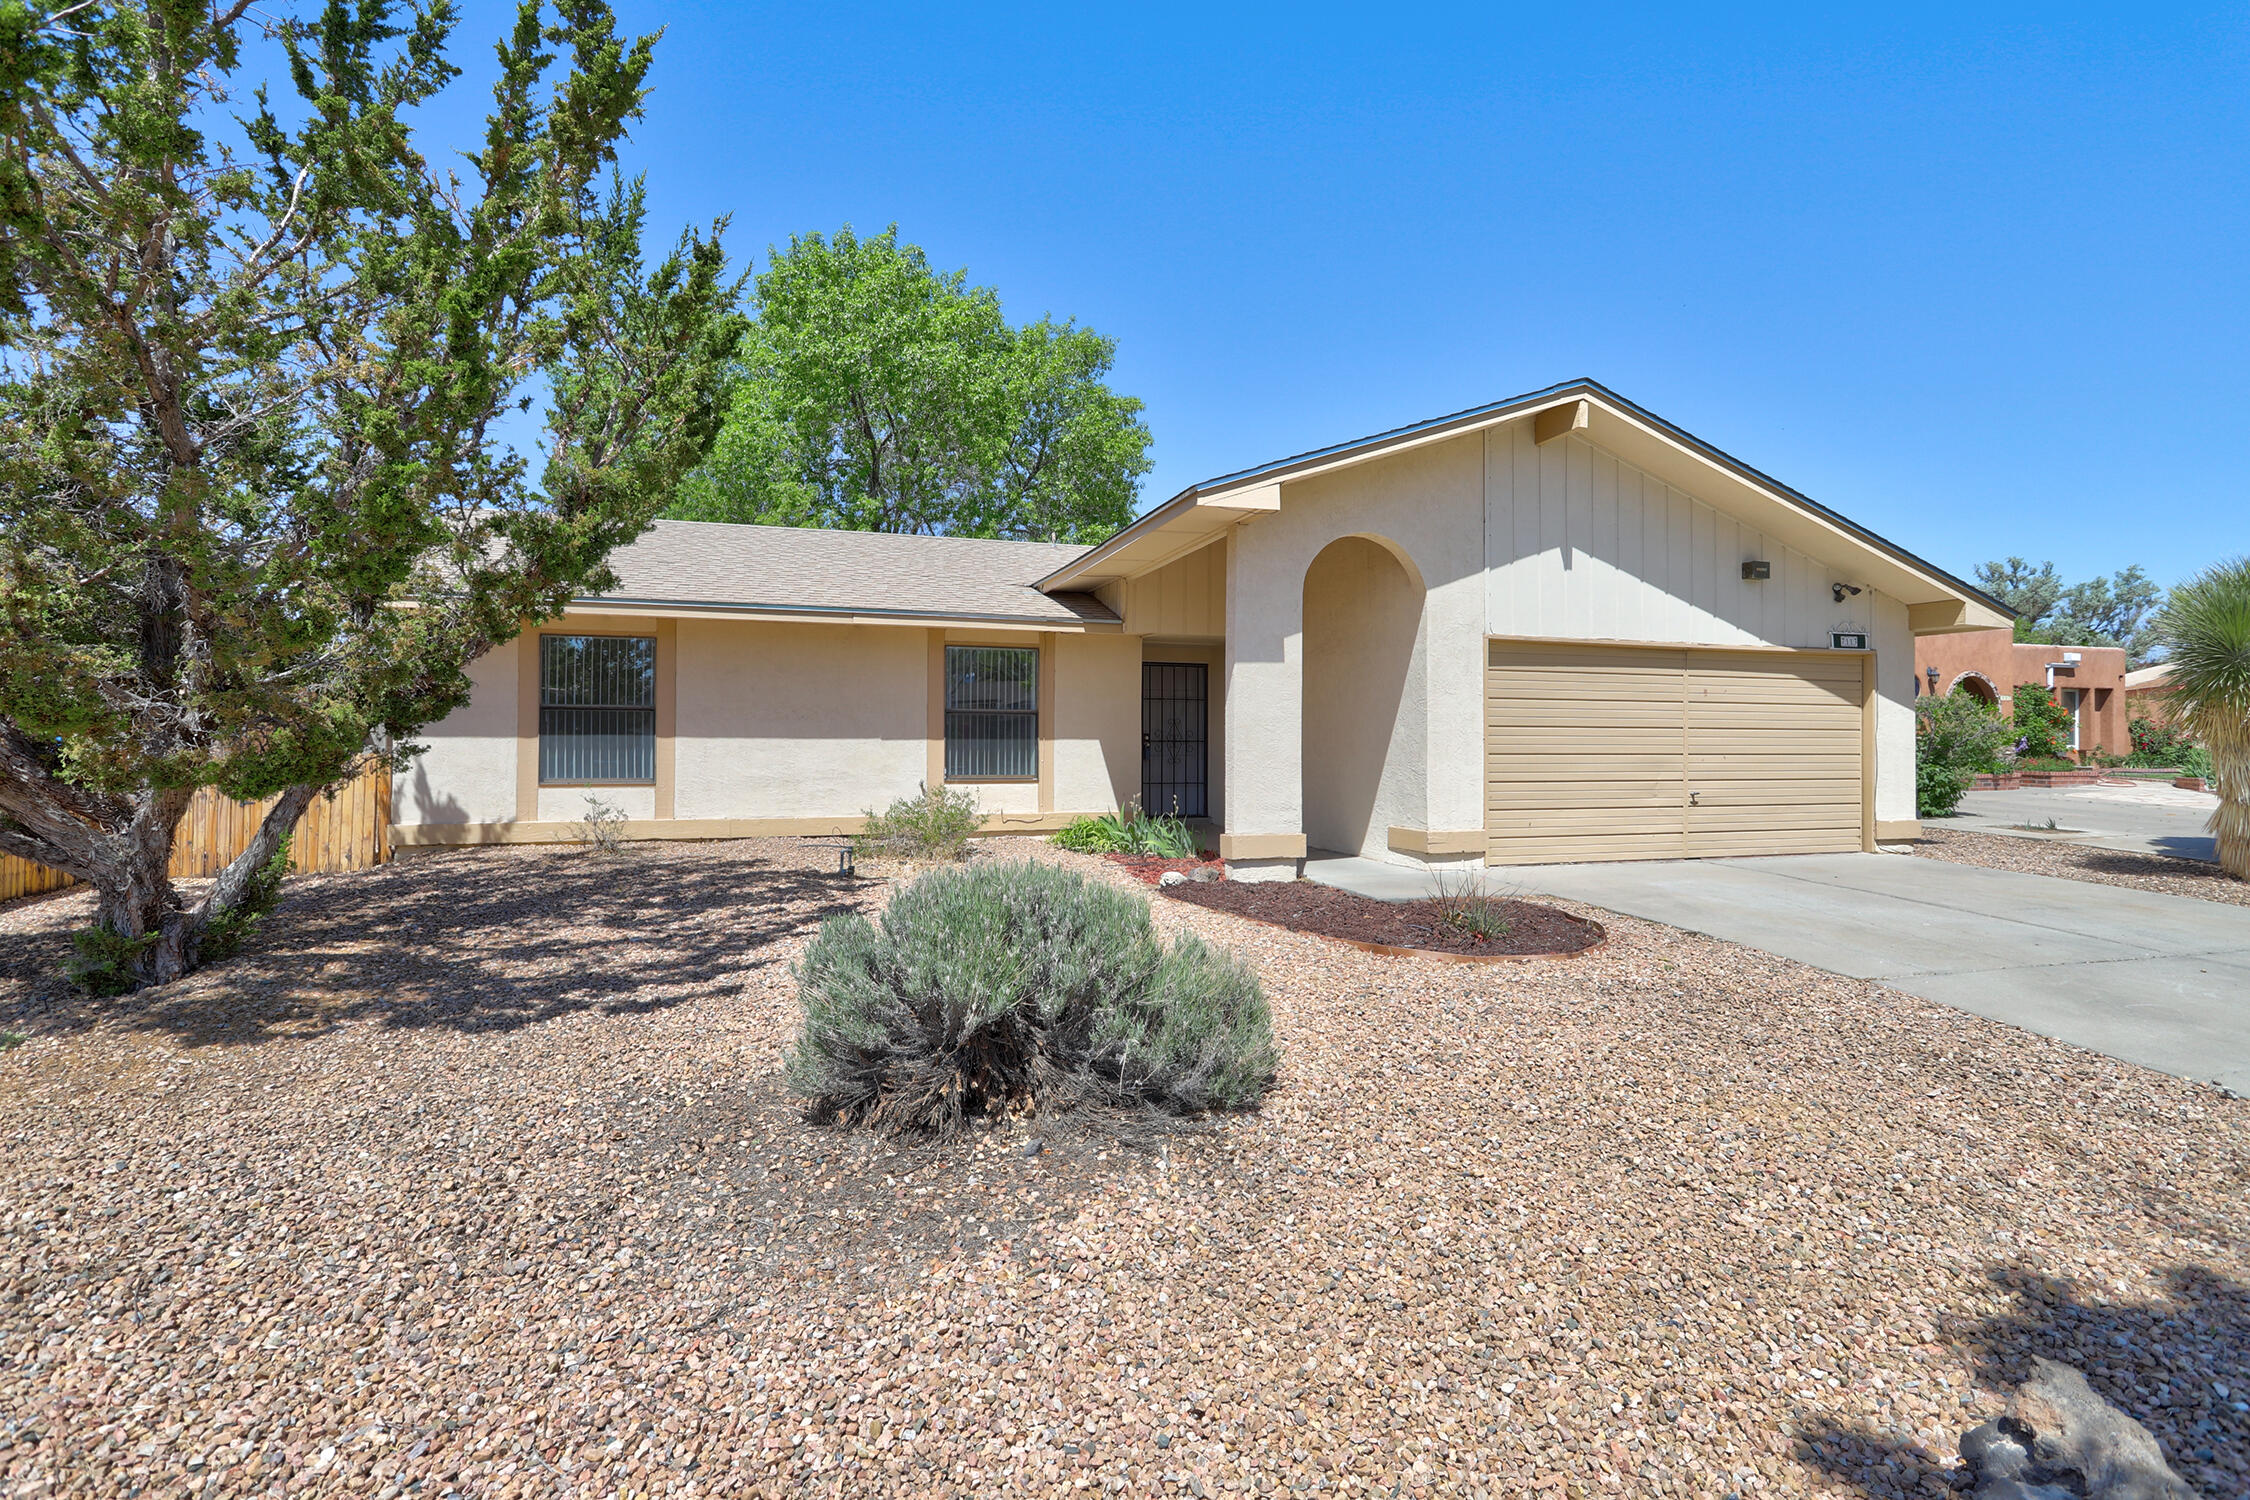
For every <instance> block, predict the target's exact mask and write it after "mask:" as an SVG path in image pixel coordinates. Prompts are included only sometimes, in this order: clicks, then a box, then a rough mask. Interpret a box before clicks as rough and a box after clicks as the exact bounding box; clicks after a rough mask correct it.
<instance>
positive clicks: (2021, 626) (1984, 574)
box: [1976, 557, 2164, 666]
mask: <svg viewBox="0 0 2250 1500" xmlns="http://www.w3.org/2000/svg"><path fill="white" fill-rule="evenodd" d="M1976 572H1977V586H1978V587H1980V588H1982V589H1983V590H1984V591H1985V592H1986V593H1988V594H1990V595H1992V597H1993V598H1995V599H1998V600H1999V601H2000V602H2001V603H2003V604H2005V605H2007V606H2008V608H2009V609H2011V610H2013V611H2014V612H2015V616H2016V639H2017V640H2019V641H2022V642H2024V643H2026V644H2034V643H2037V644H2044V645H2053V646H2122V647H2123V648H2124V649H2125V651H2126V654H2127V657H2128V659H2129V660H2130V661H2131V662H2132V663H2133V664H2134V665H2136V666H2138V665H2140V664H2141V663H2142V662H2145V661H2146V660H2148V658H2149V656H2150V655H2151V653H2152V652H2153V651H2154V650H2155V648H2156V633H2155V623H2154V622H2155V616H2156V611H2157V609H2158V608H2159V607H2160V606H2161V605H2162V604H2163V602H2164V591H2163V590H2162V589H2161V588H2159V587H2157V585H2156V582H2155V580H2153V579H2151V578H2150V577H2149V576H2148V574H2147V572H2146V571H2145V570H2143V569H2142V568H2140V567H2139V566H2138V565H2135V566H2133V567H2128V568H2123V569H2120V570H2119V571H2118V572H2115V573H2112V574H2111V575H2110V576H2109V577H2107V578H2089V579H2087V580H2086V581H2085V582H2083V583H2074V584H2068V585H2066V584H2065V583H2064V582H2063V581H2062V577H2061V575H2060V574H2058V573H2057V572H2056V571H2055V565H2054V564H2053V563H2051V562H2044V563H2040V564H2039V565H2038V566H2036V567H2034V566H2033V565H2032V564H2030V563H2027V562H2025V561H2024V560H2023V559H2022V558H2020V557H2011V558H2008V559H2006V560H2005V561H2003V562H1988V563H1981V564H1979V565H1978V567H1977V570H1976Z"/></svg>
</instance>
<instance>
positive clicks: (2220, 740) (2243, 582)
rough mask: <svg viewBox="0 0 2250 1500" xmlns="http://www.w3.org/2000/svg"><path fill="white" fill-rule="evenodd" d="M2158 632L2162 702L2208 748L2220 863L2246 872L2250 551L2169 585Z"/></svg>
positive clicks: (2245, 876)
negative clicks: (2166, 667) (2165, 666)
mask: <svg viewBox="0 0 2250 1500" xmlns="http://www.w3.org/2000/svg"><path fill="white" fill-rule="evenodd" d="M2157 633H2158V637H2159V639H2160V640H2161V641H2162V643H2163V645H2164V648H2165V657H2164V659H2165V661H2167V662H2169V663H2170V664H2171V668H2172V671H2171V675H2170V676H2169V677H2167V678H2166V679H2165V683H2166V687H2167V688H2168V690H2169V691H2168V692H2167V694H2166V701H2167V706H2168V707H2169V708H2170V710H2171V711H2172V712H2173V713H2174V714H2176V715H2177V716H2178V717H2179V719H2180V721H2181V722H2182V723H2184V724H2185V725H2186V726H2187V727H2188V728H2189V729H2190V730H2191V731H2193V733H2194V735H2195V737H2196V738H2197V739H2198V740H2200V741H2201V742H2202V745H2203V748H2204V749H2205V750H2206V751H2208V752H2209V753H2210V756H2211V774H2212V776H2213V778H2214V779H2215V780H2216V782H2217V783H2218V788H2217V789H2218V793H2219V806H2218V808H2217V810H2216V811H2214V812H2213V813H2212V814H2211V832H2212V834H2213V835H2214V836H2215V837H2216V838H2217V840H2218V845H2219V865H2220V867H2221V868H2222V869H2224V870H2225V871H2226V872H2227V873H2228V874H2230V875H2232V876H2234V877H2235V878H2236V879H2238V880H2250V558H2236V559H2234V560H2233V561H2232V562H2224V563H2220V564H2218V565H2217V566H2215V567H2212V568H2210V569H2208V570H2206V571H2204V572H2203V573H2200V574H2198V575H2197V576H2196V577H2194V578H2192V579H2190V580H2189V581H2188V582H2186V583H2183V584H2181V585H2180V586H2179V587H2178V588H2176V589H2174V590H2172V597H2171V598H2170V599H2169V600H2167V601H2166V603H2165V606H2164V612H2163V614H2162V615H2160V616H2159V617H2158V619H2157Z"/></svg>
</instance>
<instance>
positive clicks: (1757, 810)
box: [1687, 802, 1859, 838]
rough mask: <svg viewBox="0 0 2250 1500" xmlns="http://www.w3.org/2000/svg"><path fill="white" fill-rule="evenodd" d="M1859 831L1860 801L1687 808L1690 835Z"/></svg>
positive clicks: (1856, 832)
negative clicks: (1779, 831)
mask: <svg viewBox="0 0 2250 1500" xmlns="http://www.w3.org/2000/svg"><path fill="white" fill-rule="evenodd" d="M1846 823H1849V824H1850V825H1851V830H1852V835H1853V837H1855V838H1856V837H1858V834H1859V804H1857V803H1856V802H1803V803H1796V802H1772V803H1765V804H1762V805H1759V806H1738V807H1715V806H1713V805H1712V804H1711V803H1709V802H1705V803H1703V804H1702V805H1701V806H1698V807H1691V808H1689V809H1688V810H1687V828H1688V836H1689V837H1690V838H1694V837H1696V836H1697V835H1700V834H1705V833H1755V832H1756V831H1757V830H1759V829H1761V828H1770V829H1786V830H1789V831H1792V832H1795V831H1799V830H1803V829H1807V828H1824V829H1831V830H1835V829H1841V828H1843V827H1844V826H1845V824H1846Z"/></svg>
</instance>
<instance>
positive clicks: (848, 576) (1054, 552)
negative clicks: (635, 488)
mask: <svg viewBox="0 0 2250 1500" xmlns="http://www.w3.org/2000/svg"><path fill="white" fill-rule="evenodd" d="M1085 550H1086V549H1085V548H1084V547H1082V546H1079V545H1077V544H1076V543H1069V542H998V541H988V540H985V539H983V538H980V537H957V536H900V535H896V534H894V533H890V532H880V531H815V530H810V529H804V528H799V527H794V526H735V525H729V524H726V523H723V522H715V521H658V522H657V523H656V524H655V526H653V527H651V528H650V529H649V531H648V532H647V534H645V535H644V536H642V537H641V538H640V539H639V540H638V541H635V542H633V543H632V544H631V545H629V546H626V547H621V548H619V549H618V550H617V551H616V552H614V553H612V554H611V555H610V566H611V567H613V568H615V569H616V570H617V577H618V586H617V588H616V589H615V590H613V591H612V592H610V593H607V594H602V595H599V596H594V597H595V598H598V599H599V601H600V602H602V603H605V604H617V603H634V604H674V605H701V606H705V607H712V608H722V609H770V610H791V611H800V612H820V613H829V612H835V613H854V614H882V615H932V616H938V617H943V618H947V619H979V620H1029V621H1046V622H1052V623H1055V624H1063V625H1067V624H1078V623H1083V622H1094V623H1105V624H1114V623H1115V622H1116V620H1117V616H1116V615H1115V614H1114V613H1112V612H1111V611H1110V610H1109V608H1108V607H1107V606H1105V605H1104V604H1102V602H1101V601H1100V600H1098V599H1096V598H1095V597H1094V596H1093V595H1092V594H1083V593H1073V592H1058V593H1054V594H1044V593H1041V592H1040V591H1039V590H1038V589H1037V588H1035V587H1033V584H1034V583H1035V582H1036V581H1037V580H1039V579H1041V578H1044V577H1046V576H1047V575H1048V574H1049V573H1052V572H1054V571H1055V570H1056V569H1057V568H1060V567H1062V566H1063V565H1064V564H1065V563H1067V562H1069V561H1070V560H1071V559H1072V558H1074V557H1076V556H1078V555H1079V554H1081V553H1083V552H1084V551H1085ZM587 602H589V603H590V602H594V599H592V598H590V599H589V600H588V601H587Z"/></svg>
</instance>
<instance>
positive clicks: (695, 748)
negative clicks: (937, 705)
mask: <svg viewBox="0 0 2250 1500" xmlns="http://www.w3.org/2000/svg"><path fill="white" fill-rule="evenodd" d="M677 628H678V645H677V650H678V652H679V657H678V672H677V675H676V677H675V679H674V680H675V687H674V691H675V692H676V693H677V694H678V699H677V701H678V705H679V706H678V709H677V714H676V719H675V723H676V729H675V733H676V735H677V739H676V742H675V748H674V751H673V755H674V762H673V764H674V767H675V769H674V775H675V777H676V778H677V780H676V783H675V784H676V786H677V788H678V790H677V792H676V794H675V798H674V802H673V812H674V815H675V816H677V817H681V818H780V817H848V816H850V815H852V814H854V813H860V812H865V811H866V810H867V809H868V808H869V807H876V808H882V807H886V806H888V805H889V804H890V803H891V801H892V800H893V799H894V798H898V797H907V796H912V795H913V794H914V790H915V788H916V787H917V786H919V785H920V784H921V782H922V779H923V777H924V775H925V774H926V772H927V767H928V763H929V759H928V753H927V725H928V714H927V712H926V711H925V707H924V704H925V699H926V686H925V684H926V673H927V671H928V660H927V658H928V653H927V651H926V649H925V646H924V637H923V633H922V632H921V631H919V630H901V629H896V628H892V627H885V626H870V625H798V624H780V623H769V622H756V621H736V620H682V621H680V622H679V625H678V627H677ZM542 800H544V799H542Z"/></svg>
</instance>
